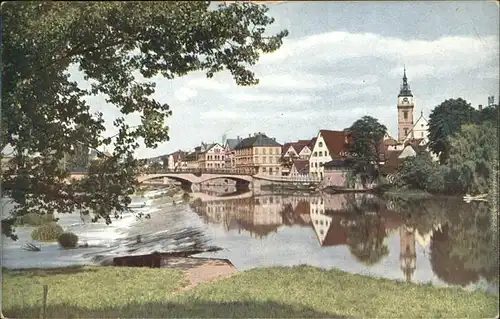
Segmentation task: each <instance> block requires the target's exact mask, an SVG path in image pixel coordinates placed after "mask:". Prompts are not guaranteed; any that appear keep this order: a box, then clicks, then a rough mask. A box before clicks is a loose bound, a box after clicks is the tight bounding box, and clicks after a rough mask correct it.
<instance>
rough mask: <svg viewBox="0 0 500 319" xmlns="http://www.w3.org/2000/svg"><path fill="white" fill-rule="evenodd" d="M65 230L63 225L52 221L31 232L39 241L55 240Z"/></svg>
mask: <svg viewBox="0 0 500 319" xmlns="http://www.w3.org/2000/svg"><path fill="white" fill-rule="evenodd" d="M63 232H64V230H63V229H62V227H61V226H59V225H57V224H56V223H55V222H51V223H48V224H45V225H42V226H40V227H38V228H37V229H35V230H33V231H32V232H31V238H32V239H33V240H39V241H55V240H57V238H58V237H59V235H61V234H62V233H63Z"/></svg>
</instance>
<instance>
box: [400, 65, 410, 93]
mask: <svg viewBox="0 0 500 319" xmlns="http://www.w3.org/2000/svg"><path fill="white" fill-rule="evenodd" d="M398 96H413V94H412V93H411V89H410V85H409V84H408V78H407V77H406V65H405V66H404V69H403V85H401V90H400V91H399V95H398Z"/></svg>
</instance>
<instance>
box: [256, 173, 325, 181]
mask: <svg viewBox="0 0 500 319" xmlns="http://www.w3.org/2000/svg"><path fill="white" fill-rule="evenodd" d="M254 177H255V178H260V179H265V180H268V181H276V182H297V183H320V182H321V181H322V179H321V178H320V177H311V176H279V175H254Z"/></svg>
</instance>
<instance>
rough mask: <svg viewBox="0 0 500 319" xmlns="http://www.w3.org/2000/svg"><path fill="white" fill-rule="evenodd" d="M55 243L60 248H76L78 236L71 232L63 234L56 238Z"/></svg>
mask: <svg viewBox="0 0 500 319" xmlns="http://www.w3.org/2000/svg"><path fill="white" fill-rule="evenodd" d="M57 242H58V243H59V245H60V246H61V247H62V248H66V249H67V248H76V247H78V236H77V235H75V234H74V233H72V232H64V233H62V234H60V235H59V237H57Z"/></svg>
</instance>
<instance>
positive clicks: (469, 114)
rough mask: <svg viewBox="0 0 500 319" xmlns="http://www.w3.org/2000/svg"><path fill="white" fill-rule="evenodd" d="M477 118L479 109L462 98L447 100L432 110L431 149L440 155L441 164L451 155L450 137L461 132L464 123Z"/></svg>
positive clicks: (471, 121)
mask: <svg viewBox="0 0 500 319" xmlns="http://www.w3.org/2000/svg"><path fill="white" fill-rule="evenodd" d="M477 120H478V113H477V111H476V110H475V109H474V108H472V106H471V105H470V103H467V101H465V100H463V99H461V98H458V99H449V100H446V101H444V102H443V103H441V104H440V105H438V106H436V107H435V108H434V109H433V110H432V112H431V114H430V115H429V149H430V150H431V151H432V152H433V153H434V154H436V155H439V160H440V163H441V164H444V163H446V161H447V160H448V157H449V141H448V138H449V137H450V136H452V135H453V134H456V133H457V132H459V131H460V128H461V126H462V125H463V124H468V123H475V122H476V121H477Z"/></svg>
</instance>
